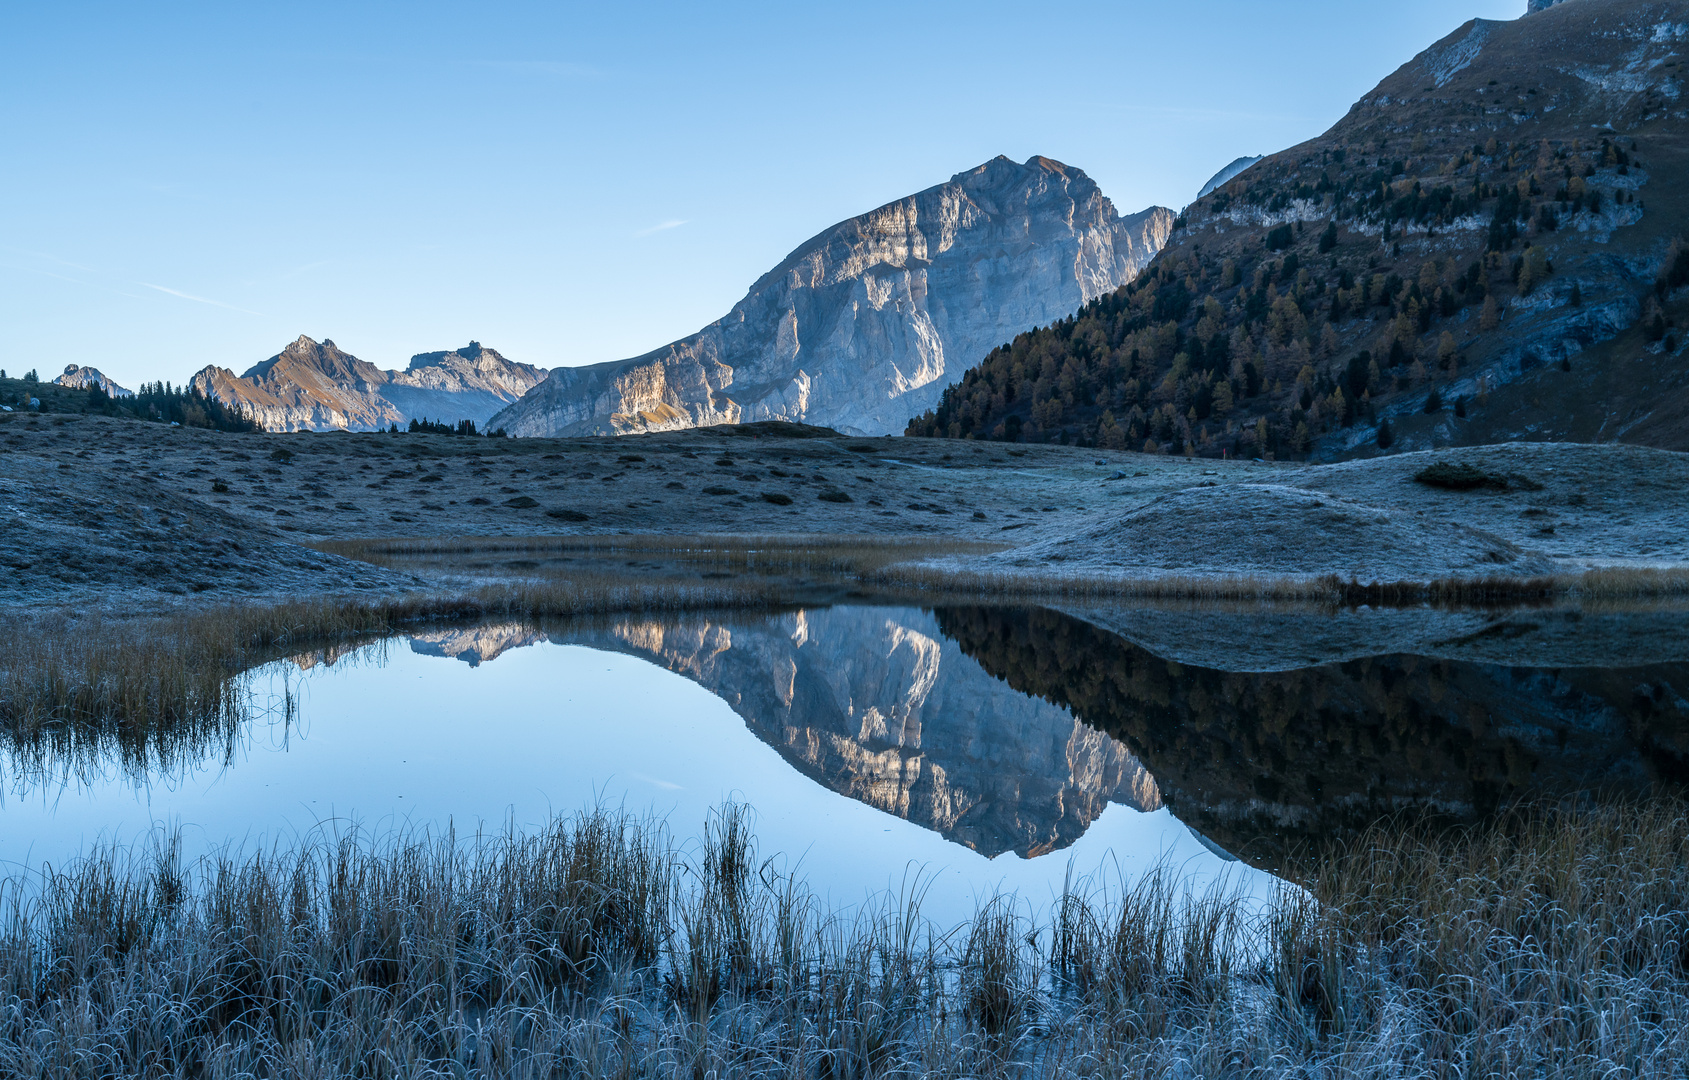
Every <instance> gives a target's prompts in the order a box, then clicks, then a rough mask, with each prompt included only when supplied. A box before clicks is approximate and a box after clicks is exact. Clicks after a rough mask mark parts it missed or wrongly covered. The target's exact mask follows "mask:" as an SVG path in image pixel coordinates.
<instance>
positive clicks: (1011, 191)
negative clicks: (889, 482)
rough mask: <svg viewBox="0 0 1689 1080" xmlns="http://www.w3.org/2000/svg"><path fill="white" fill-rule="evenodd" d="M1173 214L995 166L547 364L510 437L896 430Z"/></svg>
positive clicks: (1085, 291) (1064, 175)
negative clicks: (692, 314)
mask: <svg viewBox="0 0 1689 1080" xmlns="http://www.w3.org/2000/svg"><path fill="white" fill-rule="evenodd" d="M1172 224H1173V213H1172V211H1170V210H1166V209H1164V208H1161V207H1154V208H1152V209H1149V210H1146V211H1144V212H1143V213H1140V214H1136V215H1133V216H1130V217H1126V218H1122V217H1120V216H1119V215H1118V214H1117V213H1116V212H1115V209H1114V205H1113V204H1112V203H1111V202H1109V200H1108V199H1107V198H1106V197H1105V196H1104V195H1103V194H1102V192H1101V191H1100V190H1098V188H1097V185H1096V184H1095V182H1093V181H1092V180H1091V179H1090V178H1089V177H1088V176H1086V175H1085V174H1084V173H1083V172H1081V171H1080V170H1078V169H1075V168H1072V167H1070V166H1067V165H1063V164H1061V163H1060V162H1056V161H1051V160H1050V159H1048V158H1042V157H1035V158H1033V159H1031V160H1030V161H1028V162H1026V163H1025V164H1024V165H1018V164H1016V163H1014V162H1012V161H1010V160H1008V159H1007V158H1003V157H999V158H996V159H994V160H992V161H988V162H986V163H985V164H984V165H981V166H979V167H978V168H976V169H971V170H969V171H967V172H964V173H959V174H957V175H956V176H954V177H952V178H951V179H950V181H949V182H948V183H945V184H940V185H938V186H937V187H933V188H928V189H927V190H926V191H923V192H920V193H919V194H916V195H911V196H909V197H907V198H904V199H900V200H898V201H897V202H894V203H889V204H887V205H885V206H882V207H880V208H879V209H877V210H874V211H872V212H870V213H867V214H863V215H862V216H860V217H855V218H852V219H850V220H849V221H845V222H842V223H841V224H839V225H835V226H834V227H832V228H831V229H828V230H827V231H826V232H823V233H821V234H820V235H819V236H816V237H815V238H813V239H812V240H810V241H809V242H807V243H805V244H804V245H802V246H801V247H799V248H798V249H797V250H796V251H794V252H792V253H791V254H790V255H788V256H787V257H786V259H785V261H784V262H782V263H781V264H780V265H779V266H777V267H775V268H774V269H773V270H771V271H769V272H768V273H767V274H765V275H764V276H763V277H762V278H761V280H759V281H758V282H757V283H756V284H755V285H753V286H751V290H750V292H749V294H747V295H746V297H745V299H743V300H741V301H740V302H739V303H738V304H737V305H735V306H734V308H733V310H732V311H730V312H728V313H727V315H726V317H725V318H723V319H721V320H720V321H718V322H714V323H711V324H710V325H709V326H707V327H705V328H704V329H703V330H701V331H699V332H698V333H697V334H694V335H692V336H691V337H688V338H684V339H682V340H680V341H676V342H674V343H673V344H670V345H666V346H664V347H663V348H661V349H657V350H656V351H654V352H651V353H647V354H645V355H644V356H638V357H634V358H633V359H629V360H620V361H615V362H612V363H606V364H595V365H592V366H589V367H580V368H557V369H555V370H554V371H552V373H551V376H550V378H548V379H546V381H545V382H543V383H541V384H540V385H539V386H537V387H535V388H534V389H533V390H531V391H529V392H528V393H527V394H526V395H525V396H524V397H523V398H522V400H521V401H518V402H517V403H516V404H514V405H512V406H511V407H510V408H508V409H506V410H504V411H503V412H501V413H499V414H498V415H497V416H495V417H494V418H493V420H492V423H493V424H494V425H495V426H502V427H505V428H508V429H509V431H510V433H511V434H513V435H577V434H611V433H623V432H634V431H657V430H665V429H672V428H681V427H693V426H699V425H706V424H718V423H741V422H749V421H756V420H792V421H801V422H804V423H809V424H819V425H823V426H828V427H834V428H837V429H839V430H840V431H845V432H849V433H860V434H887V433H893V432H901V431H902V430H903V428H904V425H905V424H906V423H907V422H908V420H909V418H910V417H911V416H913V415H916V414H919V413H921V412H923V411H924V410H926V409H928V408H930V407H931V406H932V405H933V404H934V403H936V402H937V400H938V395H939V394H940V393H941V392H942V391H943V390H944V388H945V387H946V386H949V385H950V384H951V383H952V382H954V381H955V380H956V379H957V378H958V377H959V376H960V375H961V373H962V372H963V371H964V370H966V369H967V368H968V367H969V366H970V365H972V364H974V363H977V362H978V361H979V359H980V358H981V357H983V356H984V355H985V354H986V353H987V352H989V351H990V350H991V348H993V347H994V346H996V345H999V344H1001V343H1002V342H1004V341H1007V340H1009V339H1010V338H1012V337H1014V335H1016V334H1018V333H1020V332H1022V331H1024V330H1028V329H1030V328H1032V327H1033V326H1035V325H1038V324H1041V323H1047V322H1050V321H1052V320H1054V319H1057V318H1060V317H1062V316H1064V315H1067V314H1069V313H1070V312H1072V311H1073V310H1074V309H1075V308H1077V307H1078V306H1079V305H1081V304H1083V303H1085V302H1086V301H1088V300H1090V299H1092V298H1094V297H1096V296H1100V295H1103V294H1105V293H1109V292H1112V291H1113V290H1114V289H1116V288H1118V287H1119V286H1120V285H1123V284H1125V283H1126V282H1128V281H1130V280H1131V279H1132V278H1133V277H1134V276H1135V275H1136V274H1137V273H1138V271H1139V270H1140V269H1142V268H1143V267H1144V266H1145V265H1146V264H1147V263H1148V262H1149V260H1150V259H1151V258H1152V257H1153V256H1154V255H1155V253H1156V252H1157V251H1159V250H1160V248H1161V246H1162V244H1163V243H1164V242H1165V241H1166V239H1167V236H1168V234H1169V233H1170V232H1171V229H1172Z"/></svg>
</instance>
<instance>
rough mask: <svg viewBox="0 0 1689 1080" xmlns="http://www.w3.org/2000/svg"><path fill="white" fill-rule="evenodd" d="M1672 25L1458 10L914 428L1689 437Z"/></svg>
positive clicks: (1633, 13) (1383, 438)
mask: <svg viewBox="0 0 1689 1080" xmlns="http://www.w3.org/2000/svg"><path fill="white" fill-rule="evenodd" d="M1686 41H1689V3H1685V2H1683V0H1564V2H1562V3H1558V4H1554V5H1552V6H1547V5H1544V6H1541V7H1540V8H1539V9H1535V10H1533V11H1532V12H1531V13H1530V14H1528V15H1526V16H1524V17H1523V18H1520V19H1518V20H1515V21H1512V22H1493V21H1486V20H1473V21H1471V22H1468V23H1466V24H1465V25H1464V26H1462V27H1460V28H1459V29H1458V30H1456V31H1455V32H1454V33H1452V34H1450V35H1449V36H1448V37H1446V38H1444V39H1443V40H1442V41H1439V42H1438V43H1436V44H1435V45H1433V46H1432V47H1431V48H1429V49H1427V50H1425V51H1424V52H1422V53H1420V54H1419V55H1418V56H1417V57H1415V58H1414V59H1413V60H1412V61H1410V62H1409V63H1407V64H1405V65H1404V66H1403V67H1402V68H1401V69H1400V70H1398V71H1397V72H1395V73H1394V74H1392V75H1391V76H1390V77H1389V78H1387V79H1385V80H1384V81H1383V82H1381V83H1379V85H1378V86H1377V87H1376V88H1375V89H1374V90H1373V91H1372V92H1371V93H1369V94H1368V95H1366V96H1365V97H1364V98H1362V99H1361V100H1360V101H1359V102H1357V103H1356V104H1355V105H1354V107H1353V108H1351V109H1350V111H1349V113H1348V115H1347V116H1345V117H1344V118H1343V119H1342V120H1341V121H1339V122H1338V123H1337V124H1336V125H1335V126H1334V127H1333V128H1332V129H1331V130H1330V131H1328V132H1327V133H1326V134H1324V135H1322V136H1320V137H1319V138H1317V139H1314V140H1311V141H1310V142H1307V143H1304V144H1302V145H1300V146H1296V147H1293V148H1291V149H1289V150H1286V151H1284V152H1282V153H1279V154H1275V155H1273V156H1271V157H1268V158H1267V159H1265V160H1263V161H1260V162H1258V163H1256V164H1254V165H1252V166H1250V167H1249V168H1247V169H1246V170H1244V171H1243V172H1242V173H1240V174H1239V175H1237V176H1235V177H1234V178H1232V179H1231V180H1229V181H1227V182H1224V183H1222V184H1220V185H1219V186H1218V187H1217V188H1216V189H1215V190H1213V191H1212V192H1210V193H1209V194H1207V195H1206V196H1204V197H1202V198H1199V199H1198V200H1197V201H1196V202H1195V203H1194V204H1192V205H1191V206H1190V207H1189V208H1188V209H1187V210H1186V211H1185V213H1184V214H1183V215H1182V217H1181V220H1180V226H1181V227H1179V228H1178V229H1176V230H1175V232H1174V235H1173V237H1172V239H1171V240H1169V242H1168V245H1167V246H1166V247H1165V248H1164V249H1163V250H1162V252H1161V253H1160V254H1159V255H1158V256H1157V257H1156V260H1155V261H1154V263H1153V264H1152V265H1151V267H1150V268H1149V270H1148V271H1146V272H1145V273H1144V274H1143V275H1142V276H1141V277H1140V278H1138V279H1137V281H1135V282H1133V283H1132V284H1131V285H1129V286H1128V287H1126V288H1125V289H1122V290H1120V291H1117V292H1115V293H1113V294H1111V295H1109V296H1107V297H1103V298H1100V299H1099V300H1097V301H1095V302H1093V303H1091V304H1088V305H1087V306H1085V307H1084V308H1083V309H1081V310H1079V312H1078V313H1077V314H1076V315H1074V316H1072V317H1070V318H1068V319H1064V320H1062V321H1060V322H1058V323H1056V324H1053V325H1052V326H1050V327H1048V328H1045V329H1042V330H1039V331H1037V332H1034V333H1030V334H1026V335H1023V336H1022V337H1020V338H1018V339H1016V340H1015V341H1014V342H1013V343H1012V345H1011V346H1010V347H1009V348H1006V349H1000V350H997V351H995V352H993V353H992V354H991V355H990V356H988V357H986V359H985V361H984V362H983V363H982V364H981V365H980V366H979V367H978V368H976V369H975V370H973V371H971V372H969V373H968V374H967V375H966V376H965V377H964V378H963V380H962V381H961V382H960V383H958V384H957V385H956V386H955V387H953V388H952V389H951V390H949V391H948V392H947V393H946V394H945V396H944V399H943V401H942V403H941V404H940V405H939V407H938V408H937V409H936V410H935V411H934V413H933V414H932V415H927V416H923V417H920V418H918V419H917V420H916V421H915V422H914V423H912V424H911V425H910V427H909V431H910V432H911V433H913V434H928V435H941V436H942V435H949V436H964V435H972V436H974V437H976V438H1007V439H1015V438H1019V439H1022V440H1038V441H1043V440H1046V439H1062V440H1064V441H1079V442H1083V443H1094V444H1097V445H1103V446H1113V447H1118V448H1127V449H1146V448H1147V449H1152V450H1167V451H1171V452H1174V453H1180V452H1184V451H1185V450H1186V449H1187V448H1188V449H1190V450H1192V451H1193V452H1195V453H1198V454H1204V455H1211V456H1215V457H1218V456H1220V455H1222V454H1243V455H1249V456H1256V455H1268V454H1272V455H1276V456H1279V457H1284V456H1296V455H1302V454H1311V455H1313V456H1316V457H1320V458H1335V457H1343V456H1350V455H1359V454H1369V453H1376V452H1379V451H1380V450H1383V449H1390V450H1399V449H1413V448H1424V447H1426V446H1430V445H1445V444H1479V443H1491V442H1501V441H1508V440H1514V439H1557V440H1566V441H1616V440H1623V441H1628V442H1635V443H1640V444H1644V445H1650V446H1659V447H1666V448H1673V449H1676V448H1684V447H1689V395H1686V394H1685V393H1684V392H1683V390H1684V389H1685V387H1686V384H1689V358H1686V357H1685V355H1684V349H1685V345H1686V344H1689V338H1686V336H1685V335H1684V334H1683V333H1682V332H1681V331H1680V330H1679V329H1678V327H1679V325H1680V324H1682V323H1683V322H1684V320H1685V319H1689V289H1686V288H1685V286H1689V250H1686V249H1685V248H1684V246H1683V244H1682V243H1681V240H1680V237H1681V235H1682V234H1683V232H1684V231H1685V230H1686V229H1689V198H1686V196H1689V191H1686V188H1685V183H1684V178H1685V169H1686V167H1689V142H1686V139H1685V135H1686V127H1689V125H1686V120H1689V102H1685V101H1684V100H1683V71H1684V66H1683V65H1684V55H1685V52H1686V45H1685V42H1686Z"/></svg>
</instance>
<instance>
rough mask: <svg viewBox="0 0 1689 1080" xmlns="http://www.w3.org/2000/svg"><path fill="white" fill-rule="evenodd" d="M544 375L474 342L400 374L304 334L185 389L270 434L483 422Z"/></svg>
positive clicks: (207, 373)
mask: <svg viewBox="0 0 1689 1080" xmlns="http://www.w3.org/2000/svg"><path fill="white" fill-rule="evenodd" d="M543 378H545V372H544V371H543V370H541V369H540V368H537V367H534V366H533V365H531V364H518V363H516V362H514V361H511V360H506V359H505V358H504V357H503V356H500V355H499V354H498V352H497V351H495V350H493V349H488V348H485V347H484V346H482V345H481V344H480V343H479V342H474V341H471V342H470V343H469V344H468V345H466V346H465V347H463V348H461V349H452V350H450V351H448V352H431V353H418V354H417V355H415V356H413V357H411V361H410V364H409V366H408V367H406V369H405V370H404V371H385V370H383V369H381V368H378V367H376V366H375V365H374V364H371V363H368V362H367V361H364V360H359V359H358V358H357V357H355V356H353V355H351V354H350V353H346V352H342V351H341V350H340V349H338V348H336V347H335V344H334V342H333V341H330V340H328V339H326V338H325V339H324V340H323V341H322V342H320V343H319V342H316V341H312V340H311V339H310V338H308V337H304V336H301V337H300V338H299V339H298V340H297V341H295V342H294V343H293V344H291V345H289V346H288V347H287V348H285V349H283V350H282V351H281V352H279V353H277V354H276V355H275V356H272V357H270V358H269V359H268V360H266V361H264V362H263V363H261V364H258V365H256V366H255V367H253V368H251V369H250V370H249V371H247V372H246V374H244V375H241V376H238V377H237V376H236V375H235V373H234V372H233V371H230V370H229V369H228V368H220V367H206V368H204V369H202V370H201V371H199V372H198V373H197V374H195V375H194V377H193V379H192V381H191V382H190V383H189V386H190V387H192V388H193V389H194V390H197V391H198V392H199V393H201V394H204V395H205V396H206V397H209V398H214V399H216V400H218V401H221V402H223V403H224V404H226V405H230V406H234V407H236V408H239V409H242V410H244V411H245V412H247V413H249V414H250V415H252V416H253V417H254V418H255V419H256V420H257V421H258V422H259V423H261V424H263V425H264V427H265V428H266V429H267V430H269V431H312V430H326V429H334V428H340V429H345V430H350V431H371V430H378V429H383V428H386V427H388V426H390V425H392V424H398V425H400V426H401V427H403V426H405V425H407V424H408V423H409V422H410V421H411V420H413V419H414V420H436V421H442V422H444V423H448V424H456V423H457V422H458V421H460V420H473V421H474V422H475V423H476V424H477V425H485V424H486V422H487V420H488V419H489V418H490V417H491V416H492V415H493V414H494V413H496V412H498V411H499V410H500V409H502V408H504V407H505V406H507V405H509V404H510V403H511V402H513V401H516V400H517V399H518V398H520V397H521V396H522V395H523V394H524V393H526V392H527V391H528V390H530V389H531V388H533V387H534V386H535V385H536V384H537V383H539V382H540V380H541V379H543Z"/></svg>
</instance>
